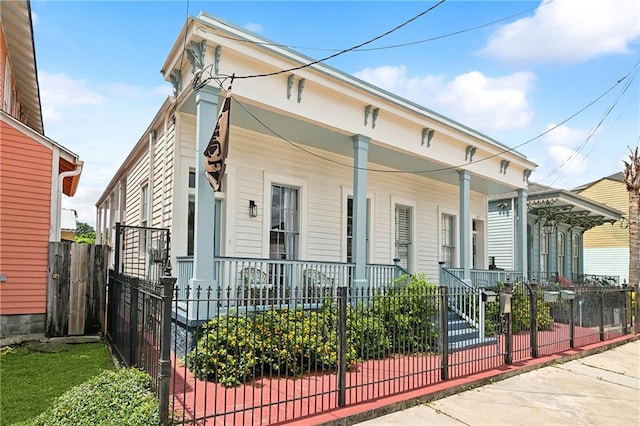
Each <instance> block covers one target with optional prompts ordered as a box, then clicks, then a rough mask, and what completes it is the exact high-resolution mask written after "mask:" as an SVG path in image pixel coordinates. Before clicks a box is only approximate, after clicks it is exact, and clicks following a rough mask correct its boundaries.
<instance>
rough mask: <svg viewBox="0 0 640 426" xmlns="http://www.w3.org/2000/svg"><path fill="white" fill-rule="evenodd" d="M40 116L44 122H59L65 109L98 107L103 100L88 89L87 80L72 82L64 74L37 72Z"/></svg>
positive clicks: (72, 80)
mask: <svg viewBox="0 0 640 426" xmlns="http://www.w3.org/2000/svg"><path fill="white" fill-rule="evenodd" d="M38 81H39V83H40V96H41V99H42V115H43V119H44V121H45V123H46V122H60V121H61V120H62V119H63V116H64V113H63V111H64V110H65V109H68V108H70V107H76V106H88V105H100V104H102V103H104V101H105V98H104V97H103V96H102V95H100V94H99V93H97V92H96V91H94V90H93V89H90V88H89V87H88V84H89V83H88V81H87V80H74V79H72V78H70V77H68V76H67V75H66V74H49V73H47V72H44V71H39V72H38Z"/></svg>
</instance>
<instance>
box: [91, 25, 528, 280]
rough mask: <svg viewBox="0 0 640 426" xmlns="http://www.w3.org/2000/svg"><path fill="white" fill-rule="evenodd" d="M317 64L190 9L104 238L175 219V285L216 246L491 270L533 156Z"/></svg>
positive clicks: (282, 256)
mask: <svg viewBox="0 0 640 426" xmlns="http://www.w3.org/2000/svg"><path fill="white" fill-rule="evenodd" d="M185 40H186V42H185ZM183 46H187V49H186V52H185V51H183ZM311 62H313V60H312V59H311V58H308V57H305V56H303V55H301V54H299V53H297V52H295V51H293V50H290V49H286V48H283V47H281V46H280V45H278V44H275V43H272V42H270V41H269V40H266V39H264V38H262V37H261V36H258V35H256V34H253V33H251V32H248V31H246V30H244V29H241V28H238V27H236V26H233V25H231V24H228V23H226V22H224V21H221V20H219V19H216V18H214V17H211V16H209V15H207V14H205V13H202V14H200V15H199V16H198V17H197V18H190V19H189V20H188V22H187V24H186V25H185V27H184V28H183V29H182V31H181V33H180V34H179V36H178V37H177V39H176V42H175V44H174V46H173V48H172V49H171V51H170V53H169V56H168V58H167V60H166V62H165V63H164V66H163V69H162V72H163V74H164V76H165V78H166V80H167V81H170V82H171V83H172V84H173V87H174V92H175V96H173V97H170V98H168V99H167V100H166V101H165V102H164V104H163V105H162V106H161V108H160V110H159V111H158V113H157V114H156V116H155V118H154V120H153V121H152V122H151V124H150V125H149V126H148V128H147V130H146V131H145V132H144V134H143V135H142V137H141V138H140V140H139V141H138V142H137V144H136V145H135V147H134V148H133V150H132V151H131V153H130V154H129V156H128V157H127V159H126V160H125V162H124V163H123V164H122V165H121V167H120V168H119V170H118V172H117V173H116V175H115V176H114V177H113V178H112V180H111V182H110V183H109V185H108V186H107V188H105V190H104V192H103V194H102V195H101V197H100V198H99V199H98V201H97V203H96V207H97V220H96V223H97V237H96V238H97V239H98V240H103V241H110V243H111V244H113V243H114V238H113V235H114V230H115V223H116V222H120V223H124V224H127V225H133V226H144V227H147V226H153V227H164V228H168V229H170V230H171V262H172V265H174V266H175V265H178V268H177V269H178V272H177V275H178V282H179V283H180V282H181V280H183V278H184V277H181V276H180V275H181V274H189V275H190V276H189V280H190V281H189V282H191V283H192V284H194V285H202V284H204V285H211V284H212V283H214V284H215V279H214V277H213V276H212V273H213V272H212V269H213V268H212V266H211V265H212V261H213V258H214V256H223V257H234V258H247V259H248V258H251V259H272V260H273V259H279V260H305V261H315V262H340V263H350V264H354V265H355V272H354V277H353V278H354V282H356V283H360V284H362V285H364V284H366V281H367V277H366V273H365V267H366V265H371V264H383V265H389V264H393V263H394V259H397V263H399V264H400V265H401V266H402V267H403V268H404V269H405V270H407V271H409V272H424V273H426V274H427V275H428V276H429V277H430V278H431V279H432V280H433V281H437V280H438V273H439V265H438V262H439V261H445V262H446V265H447V266H450V267H453V268H460V269H461V270H462V273H465V272H468V271H469V270H471V269H472V268H478V269H486V268H488V256H487V231H488V228H487V219H488V212H487V197H488V196H489V195H491V194H497V193H502V192H505V191H516V192H517V193H518V194H519V197H520V198H521V199H524V200H526V188H527V178H528V176H529V174H530V173H531V171H532V170H533V169H534V168H535V167H536V165H535V164H534V163H532V162H531V161H529V160H527V159H526V158H525V157H524V156H523V155H521V154H519V153H518V152H516V151H513V150H511V149H509V148H508V147H506V146H504V145H502V144H501V143H499V142H497V141H495V140H493V139H491V138H489V137H488V136H486V135H483V134H481V133H479V132H477V131H475V130H473V129H470V128H468V127H465V126H464V125H462V124H460V123H457V122H455V121H453V120H451V119H448V118H446V117H444V116H441V115H439V114H437V113H435V112H433V111H430V110H428V109H426V108H424V107H422V106H419V105H416V104H414V103H412V102H410V101H407V100H405V99H402V98H400V97H398V96H396V95H394V94H392V93H389V92H386V91H384V90H382V89H379V88H377V87H374V86H372V85H370V84H368V83H366V82H364V81H361V80H359V79H357V78H355V77H353V76H350V75H347V74H345V73H342V72H340V71H338V70H336V69H334V68H331V67H329V66H327V65H324V64H322V63H316V64H313V65H310V66H305V64H309V63H311ZM265 74H266V75H265ZM208 75H210V76H212V77H213V78H211V79H208V80H205V77H206V76H208ZM231 75H235V80H234V81H233V86H232V89H231V96H232V102H231V114H230V117H231V118H230V133H229V135H230V139H229V153H228V157H227V161H226V164H227V166H226V174H225V176H224V179H223V180H222V185H221V188H220V190H219V191H217V192H215V194H214V192H213V191H212V188H211V187H210V186H209V184H208V183H207V181H206V178H205V174H204V159H203V152H204V149H205V147H206V146H207V143H208V142H209V140H210V138H211V135H212V132H213V129H214V126H215V124H216V117H217V115H218V110H219V108H220V105H222V101H223V99H224V95H225V90H222V89H227V87H228V86H229V84H230V83H231V78H229V76H231ZM225 76H226V78H225ZM203 82H204V83H207V84H201V83H203ZM221 87H222V89H221ZM521 228H522V230H524V229H525V228H524V227H521ZM521 232H524V231H521ZM186 256H192V257H190V258H188V259H187V258H186ZM524 257H525V256H524V253H521V254H520V258H524ZM186 261H188V262H192V264H191V266H190V267H189V268H188V269H184V268H182V266H180V265H181V264H183V263H184V262H186ZM174 271H175V268H174ZM185 271H186V272H185Z"/></svg>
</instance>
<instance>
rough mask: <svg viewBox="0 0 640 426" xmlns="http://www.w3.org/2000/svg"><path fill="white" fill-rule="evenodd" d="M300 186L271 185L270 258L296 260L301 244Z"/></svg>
mask: <svg viewBox="0 0 640 426" xmlns="http://www.w3.org/2000/svg"><path fill="white" fill-rule="evenodd" d="M299 198H300V197H299V188H294V187H289V186H284V185H278V184H273V185H271V226H270V231H269V258H270V259H289V260H295V259H298V256H299V246H300V200H299Z"/></svg>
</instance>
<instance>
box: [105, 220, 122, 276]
mask: <svg viewBox="0 0 640 426" xmlns="http://www.w3.org/2000/svg"><path fill="white" fill-rule="evenodd" d="M121 232H122V225H120V222H116V235H115V248H116V251H115V253H114V254H113V269H114V271H116V274H119V273H120V272H122V271H121V270H120V249H121V247H120V243H121V240H120V238H121V235H120V234H121ZM108 243H109V241H107V244H108Z"/></svg>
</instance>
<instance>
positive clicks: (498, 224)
mask: <svg viewBox="0 0 640 426" xmlns="http://www.w3.org/2000/svg"><path fill="white" fill-rule="evenodd" d="M500 203H504V204H506V206H505V207H502V205H503V204H501V206H500V207H498V204H500ZM488 215H489V223H488V225H487V229H488V234H489V254H488V256H489V257H492V256H493V257H495V258H496V266H497V267H498V268H503V269H508V270H513V269H514V266H515V265H514V258H513V251H514V246H515V243H514V242H515V235H514V230H515V222H514V221H515V212H514V210H513V202H512V200H506V201H504V200H500V201H499V202H497V201H492V202H491V203H489V213H488ZM487 266H488V265H487Z"/></svg>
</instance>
